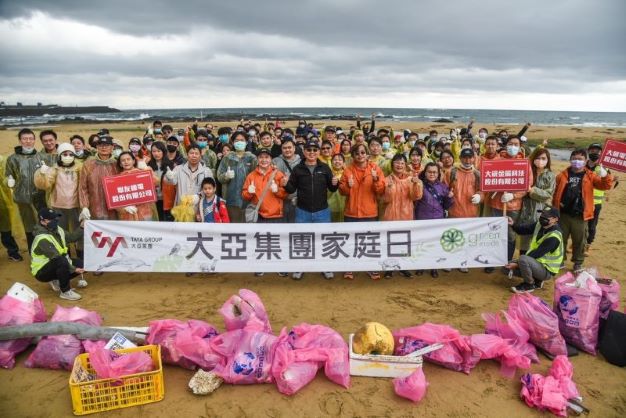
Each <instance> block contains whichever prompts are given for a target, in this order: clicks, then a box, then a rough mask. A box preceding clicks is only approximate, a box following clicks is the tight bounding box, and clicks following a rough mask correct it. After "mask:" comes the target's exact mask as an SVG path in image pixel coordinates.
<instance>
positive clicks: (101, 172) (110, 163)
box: [78, 135, 118, 221]
mask: <svg viewBox="0 0 626 418" xmlns="http://www.w3.org/2000/svg"><path fill="white" fill-rule="evenodd" d="M117 171H118V170H117V161H116V160H115V158H114V157H113V138H111V137H110V136H109V135H105V136H101V137H100V139H99V140H98V142H97V145H96V155H94V157H93V158H89V159H88V160H87V161H85V162H84V163H83V166H82V168H81V169H80V174H79V176H78V181H79V187H78V201H79V203H80V207H81V208H82V209H81V212H80V216H79V221H82V220H89V219H98V220H109V219H111V220H114V219H117V215H116V212H115V210H109V209H108V208H107V204H106V197H105V195H104V188H103V187H102V180H103V179H104V178H105V177H108V176H113V175H115V174H117Z"/></svg>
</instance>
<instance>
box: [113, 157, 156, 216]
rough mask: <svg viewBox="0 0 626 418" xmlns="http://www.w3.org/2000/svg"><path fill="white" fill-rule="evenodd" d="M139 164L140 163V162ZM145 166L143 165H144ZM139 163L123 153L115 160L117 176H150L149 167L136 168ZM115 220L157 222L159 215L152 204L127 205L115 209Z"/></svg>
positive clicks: (150, 170)
mask: <svg viewBox="0 0 626 418" xmlns="http://www.w3.org/2000/svg"><path fill="white" fill-rule="evenodd" d="M140 162H141V161H140ZM144 165H145V163H144ZM138 167H139V162H137V160H136V159H135V157H134V156H133V155H132V153H131V152H129V151H124V152H123V153H122V155H120V156H119V158H118V159H117V168H118V170H119V174H118V175H124V174H131V173H137V172H140V171H144V170H145V171H149V172H150V173H151V174H154V173H152V169H151V168H150V167H145V168H138ZM116 210H117V219H119V220H120V221H158V220H159V215H158V213H157V208H156V204H154V203H142V204H138V205H128V206H124V207H120V208H117V209H116Z"/></svg>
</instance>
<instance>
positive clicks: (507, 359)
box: [470, 334, 530, 378]
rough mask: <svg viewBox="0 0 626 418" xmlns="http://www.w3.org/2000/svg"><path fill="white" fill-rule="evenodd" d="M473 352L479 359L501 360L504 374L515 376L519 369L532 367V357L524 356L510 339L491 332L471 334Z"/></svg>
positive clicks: (501, 369)
mask: <svg viewBox="0 0 626 418" xmlns="http://www.w3.org/2000/svg"><path fill="white" fill-rule="evenodd" d="M470 344H471V346H472V352H473V353H475V354H474V356H475V358H476V363H477V362H478V360H489V359H494V360H497V361H499V362H500V372H501V373H502V375H503V376H506V377H508V378H511V377H513V376H515V371H516V370H517V369H528V368H530V359H529V358H528V357H526V356H524V354H523V353H521V352H520V351H519V350H518V349H517V347H516V346H514V345H513V343H512V342H511V341H510V340H505V339H504V338H502V337H499V336H497V335H491V334H474V335H472V336H470Z"/></svg>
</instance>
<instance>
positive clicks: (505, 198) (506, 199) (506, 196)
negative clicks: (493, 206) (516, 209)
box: [500, 192, 513, 203]
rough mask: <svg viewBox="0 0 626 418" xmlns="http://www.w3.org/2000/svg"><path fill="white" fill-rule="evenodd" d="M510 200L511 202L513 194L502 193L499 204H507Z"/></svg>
mask: <svg viewBox="0 0 626 418" xmlns="http://www.w3.org/2000/svg"><path fill="white" fill-rule="evenodd" d="M511 200H513V193H509V192H504V193H502V197H501V198H500V202H502V203H509V202H510V201H511Z"/></svg>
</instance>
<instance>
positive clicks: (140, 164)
mask: <svg viewBox="0 0 626 418" xmlns="http://www.w3.org/2000/svg"><path fill="white" fill-rule="evenodd" d="M137 168H138V169H140V170H147V169H148V164H146V162H145V161H144V160H139V161H137Z"/></svg>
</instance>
